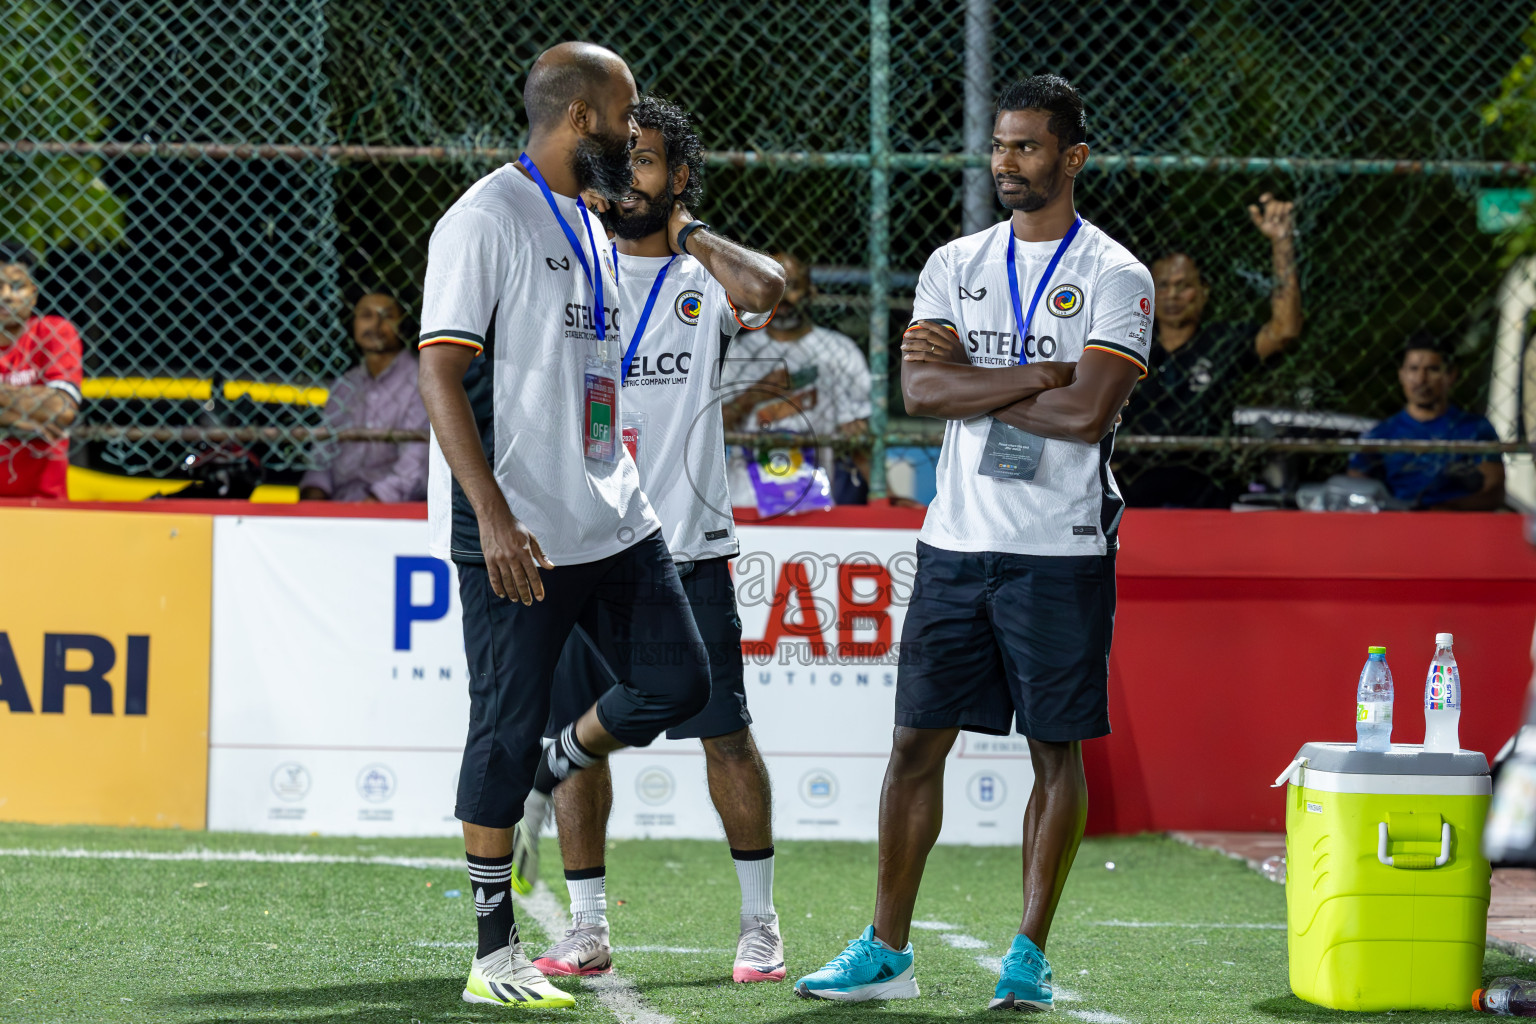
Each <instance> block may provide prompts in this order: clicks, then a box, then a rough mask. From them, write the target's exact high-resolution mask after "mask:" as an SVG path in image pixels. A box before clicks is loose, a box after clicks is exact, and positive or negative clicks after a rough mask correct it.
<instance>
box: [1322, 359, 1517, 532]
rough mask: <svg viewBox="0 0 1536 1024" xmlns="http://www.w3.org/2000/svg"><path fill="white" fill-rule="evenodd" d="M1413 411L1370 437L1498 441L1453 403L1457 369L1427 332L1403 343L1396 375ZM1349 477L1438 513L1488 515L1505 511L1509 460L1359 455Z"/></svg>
mask: <svg viewBox="0 0 1536 1024" xmlns="http://www.w3.org/2000/svg"><path fill="white" fill-rule="evenodd" d="M1397 379H1398V381H1399V382H1400V383H1401V384H1402V386H1403V395H1404V397H1405V398H1407V400H1408V401H1407V404H1406V405H1404V406H1403V408H1402V411H1401V412H1399V413H1397V414H1396V415H1395V416H1389V417H1387V418H1386V419H1384V420H1382V421H1381V422H1380V423H1378V424H1376V425H1375V426H1374V427H1372V428H1371V429H1370V430H1367V431H1366V432H1365V434H1364V436H1365V437H1368V438H1390V439H1395V440H1403V441H1497V440H1498V439H1499V435H1498V432H1497V431H1495V430H1494V429H1493V424H1492V423H1489V422H1488V420H1487V419H1485V418H1484V417H1482V416H1478V415H1476V414H1475V413H1470V412H1466V411H1464V410H1462V409H1458V408H1456V406H1454V405H1452V404H1451V400H1450V396H1451V388H1452V387H1453V386H1454V385H1455V383H1456V369H1455V367H1454V366H1452V365H1451V361H1450V350H1449V346H1447V345H1445V344H1443V343H1442V342H1441V341H1440V340H1439V339H1437V338H1436V337H1434V336H1433V335H1432V334H1429V333H1428V332H1425V331H1420V332H1417V333H1415V334H1413V335H1412V336H1411V337H1410V338H1409V339H1408V340H1407V341H1406V342H1405V343H1404V344H1403V360H1402V364H1401V365H1400V366H1399V367H1398V370H1397ZM1349 475H1350V476H1370V477H1375V478H1376V479H1378V480H1384V481H1386V484H1387V489H1388V490H1390V491H1391V492H1392V495H1393V496H1394V497H1396V498H1400V499H1402V500H1403V501H1411V502H1413V503H1414V507H1415V508H1423V509H1435V510H1436V511H1445V512H1451V511H1487V510H1489V509H1496V508H1502V507H1503V506H1504V458H1503V456H1501V455H1498V454H1496V453H1495V454H1490V455H1460V456H1458V455H1453V454H1451V453H1449V452H1445V453H1428V452H1389V453H1386V454H1381V455H1378V454H1373V453H1366V452H1357V453H1355V454H1354V455H1351V456H1350V457H1349Z"/></svg>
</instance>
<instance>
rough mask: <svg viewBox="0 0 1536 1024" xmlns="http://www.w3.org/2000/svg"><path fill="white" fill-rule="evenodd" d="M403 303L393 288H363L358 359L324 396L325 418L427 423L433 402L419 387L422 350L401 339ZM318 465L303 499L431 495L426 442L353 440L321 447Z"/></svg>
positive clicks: (357, 317) (398, 426)
mask: <svg viewBox="0 0 1536 1024" xmlns="http://www.w3.org/2000/svg"><path fill="white" fill-rule="evenodd" d="M402 315H403V311H402V310H401V309H400V304H399V303H398V302H396V301H395V300H394V299H393V298H391V297H390V296H388V295H377V294H375V295H364V296H363V297H362V298H361V299H359V300H358V302H357V306H356V307H354V309H353V311H352V339H353V340H354V341H355V342H357V347H358V350H359V351H361V352H362V354H363V361H362V363H361V364H360V365H358V366H355V367H353V368H352V369H351V370H348V371H347V372H346V373H345V374H343V375H342V376H340V377H338V378H337V379H336V383H335V384H334V385H332V387H331V395H330V398H329V399H327V400H326V403H325V425H326V426H327V427H331V428H333V429H336V430H344V429H346V428H348V427H371V428H375V429H381V430H422V431H425V430H426V429H427V410H426V408H425V407H424V406H423V405H422V404H421V396H420V395H419V394H417V391H416V357H415V356H413V355H412V354H411V353H410V352H407V351H406V350H405V344H404V343H403V342H402V341H401V340H400V318H401V316H402ZM316 461H317V462H319V463H320V465H321V467H322V468H320V469H312V470H310V471H309V472H308V473H305V474H304V479H303V480H302V481H301V482H300V484H299V497H300V498H301V499H303V500H305V501H386V502H392V501H425V500H426V497H427V444H426V442H425V441H412V442H406V443H402V444H394V443H391V442H387V441H353V442H347V443H345V444H334V443H332V444H326V445H324V446H322V447H321V448H320V449H319V450H318V451H317V452H316Z"/></svg>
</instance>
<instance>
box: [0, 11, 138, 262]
mask: <svg viewBox="0 0 1536 1024" xmlns="http://www.w3.org/2000/svg"><path fill="white" fill-rule="evenodd" d="M85 51H86V41H85V38H84V37H83V36H82V35H81V34H80V33H79V31H78V26H77V24H76V22H75V19H74V17H73V15H71V14H70V13H69V11H68V10H67V9H66V8H65V7H64V6H63V5H61V4H53V3H39V2H36V0H10V2H9V3H8V4H7V10H6V15H5V17H4V18H3V19H0V138H5V139H27V140H37V141H69V142H81V141H95V140H98V139H100V138H101V137H102V134H103V133H104V131H105V129H106V119H105V118H103V117H102V116H101V115H100V114H99V113H98V111H97V107H96V95H95V88H94V83H93V82H92V81H91V79H90V77H89V74H88V72H87V70H86V67H87V62H86V54H85ZM100 175H101V161H100V160H99V159H97V158H95V157H86V158H81V157H75V156H53V155H42V154H34V155H27V156H7V157H5V158H4V159H0V230H3V232H4V234H5V235H6V236H7V237H17V238H20V239H21V240H22V241H25V242H27V243H28V244H30V245H32V246H33V247H34V248H43V247H52V246H59V245H68V244H78V245H88V246H96V245H101V244H107V243H111V242H115V241H117V240H118V239H119V238H121V237H122V234H123V203H122V201H121V200H120V199H118V198H117V197H116V196H114V195H113V194H112V192H111V191H110V190H109V189H108V188H107V186H106V185H105V184H104V183H103V182H102V180H101V177H100Z"/></svg>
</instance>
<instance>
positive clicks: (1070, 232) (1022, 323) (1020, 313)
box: [1008, 217, 1083, 365]
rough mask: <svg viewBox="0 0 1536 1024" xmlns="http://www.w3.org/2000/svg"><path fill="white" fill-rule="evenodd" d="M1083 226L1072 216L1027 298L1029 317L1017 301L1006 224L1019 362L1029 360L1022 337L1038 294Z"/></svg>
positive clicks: (1010, 237) (1032, 317)
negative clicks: (1065, 232)
mask: <svg viewBox="0 0 1536 1024" xmlns="http://www.w3.org/2000/svg"><path fill="white" fill-rule="evenodd" d="M1082 226H1083V218H1081V217H1074V218H1072V226H1071V227H1070V228H1068V229H1067V234H1066V237H1065V238H1063V239H1062V240H1061V244H1060V245H1058V246H1057V247H1056V255H1054V256H1052V257H1051V262H1050V263H1049V264H1047V266H1046V268H1045V273H1044V274H1042V275H1041V276H1040V283H1039V284H1038V285H1036V286H1035V297H1034V298H1032V299H1030V300H1029V319H1027V320H1026V319H1025V318H1024V308H1023V305H1022V304H1021V303H1020V302H1019V268H1018V267H1016V266H1014V264H1013V243H1014V237H1013V225H1012V224H1011V223H1010V224H1009V225H1008V294H1009V295H1011V296H1012V297H1013V323H1014V326H1016V327H1017V328H1018V329H1019V363H1020V364H1021V365H1022V364H1024V363H1027V362H1029V358H1028V357H1027V356H1026V355H1025V354H1024V339H1025V338H1026V337H1027V336H1028V334H1029V331H1028V328H1029V325H1030V324H1033V323H1034V322H1035V308H1036V307H1037V306H1039V305H1040V296H1042V295H1044V294H1045V288H1046V285H1048V284H1050V283H1051V275H1052V274H1054V273H1056V267H1057V266H1058V265H1059V264H1060V263H1061V258H1062V257H1063V256H1065V255H1066V254H1067V246H1069V245H1071V244H1072V239H1074V238H1076V237H1077V230H1078V228H1080V227H1082Z"/></svg>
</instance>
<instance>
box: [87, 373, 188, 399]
mask: <svg viewBox="0 0 1536 1024" xmlns="http://www.w3.org/2000/svg"><path fill="white" fill-rule="evenodd" d="M80 393H81V394H82V395H84V396H85V397H86V398H87V399H88V400H94V399H102V398H119V399H139V400H142V401H150V400H152V399H157V398H166V399H192V400H193V401H198V402H206V401H207V400H208V399H209V398H212V397H213V381H211V380H198V379H197V378H195V377H87V378H86V379H85V380H83V381H81V382H80Z"/></svg>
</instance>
